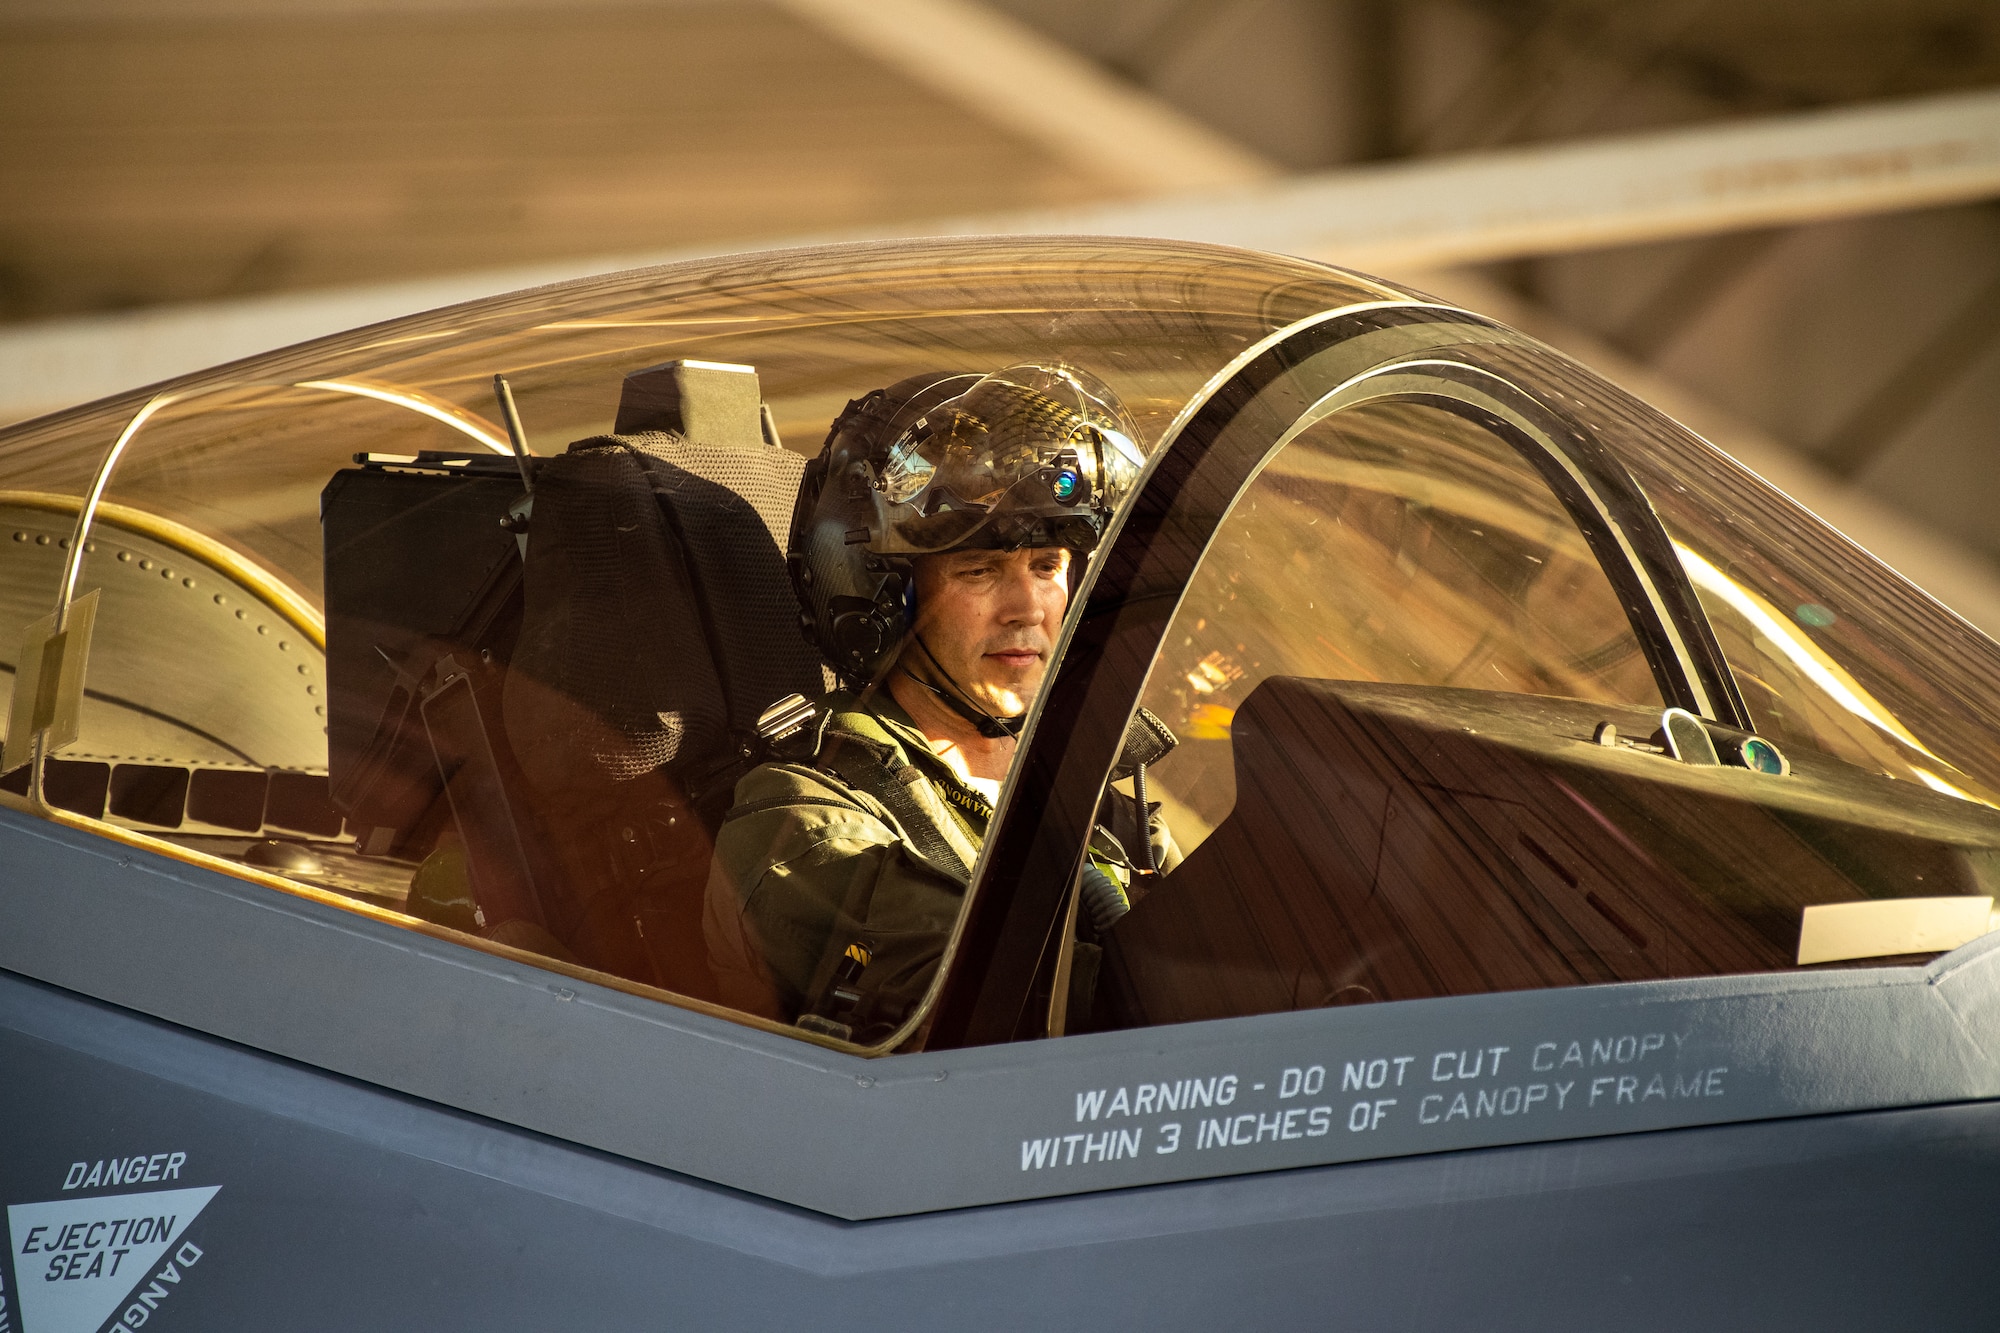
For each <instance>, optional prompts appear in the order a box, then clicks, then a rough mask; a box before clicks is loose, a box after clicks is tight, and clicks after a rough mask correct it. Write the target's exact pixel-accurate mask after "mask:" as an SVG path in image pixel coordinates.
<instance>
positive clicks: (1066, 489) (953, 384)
mask: <svg viewBox="0 0 2000 1333" xmlns="http://www.w3.org/2000/svg"><path fill="white" fill-rule="evenodd" d="M1144 461H1145V453H1144V450H1143V448H1142V447H1141V445H1140V443H1139V434H1138V430H1137V428H1136V427H1135V426H1134V425H1133V423H1132V419H1131V416H1130V415H1129V414H1128V413H1127V412H1126V411H1125V408H1124V407H1123V405H1122V404H1120V403H1119V401H1118V396H1117V395H1116V394H1115V393H1113V392H1112V391H1111V388H1110V386H1108V385H1106V384H1105V383H1104V382H1103V381H1102V380H1100V379H1098V378H1097V377H1096V376H1095V375H1092V374H1091V373H1090V372H1088V371H1085V370H1079V369H1078V368H1076V367H1074V366H1067V365H1063V364H1060V363H1049V364H1041V363H1024V364H1021V365H1014V366H1008V367H1007V368H1006V369H1004V370H998V371H995V372H993V373H992V374H990V375H978V374H973V373H969V372H956V373H954V372H937V373H932V374H926V375H914V376H911V377H910V378H909V379H906V380H901V381H898V382H897V383H895V384H892V385H890V386H889V387H888V388H886V389H877V390H875V391H873V392H872V393H869V394H867V395H866V396H864V397H862V398H859V399H856V400H855V401H854V402H851V403H849V404H848V405H847V408H846V410H845V411H843V412H842V413H841V414H840V416H839V417H838V418H836V419H835V421H834V423H833V428H832V429H831V430H830V431H829V432H828V433H827V437H826V443H825V444H824V445H823V446H822V447H821V449H820V452H819V456H818V457H817V458H815V459H814V460H813V461H812V462H811V463H810V464H809V465H808V466H807V468H806V473H805V479H804V482H803V483H802V484H801V486H800V488H799V499H798V505H797V507H796V508H795V509H794V510H793V512H792V531H791V540H790V542H789V543H788V548H787V552H786V564H787V566H788V567H789V569H790V571H791V576H792V586H793V589H794V590H795V591H796V592H797V594H798V599H799V609H800V622H801V625H802V627H803V629H804V630H805V634H806V637H807V638H808V639H809V640H811V641H812V643H813V644H815V645H816V646H817V647H818V648H819V650H820V652H821V653H822V654H823V655H824V656H825V657H826V660H827V661H828V663H830V664H831V665H832V667H833V669H834V670H835V671H836V672H837V673H839V675H840V677H841V679H842V680H843V681H844V682H845V683H846V684H847V685H849V686H850V687H853V688H859V687H861V686H863V685H865V684H867V683H868V682H869V681H871V680H873V679H874V678H875V677H876V675H877V674H878V673H879V672H880V671H881V670H882V669H883V668H884V667H885V666H886V665H887V664H888V663H889V662H891V661H892V660H893V659H894V656H895V652H896V649H897V648H898V647H899V646H900V644H901V643H902V640H903V636H904V634H905V632H906V631H907V628H908V625H909V617H910V608H911V590H912V588H913V586H914V583H913V580H914V567H913V563H912V562H913V560H914V559H915V557H917V556H920V555H930V554H936V553H940V552H944V551H957V550H964V549H967V548H992V549H999V550H1009V551H1011V550H1018V549H1020V548H1022V547H1029V546H1064V547H1068V548H1069V549H1070V551H1071V552H1072V553H1073V554H1072V559H1073V561H1074V562H1075V563H1076V564H1077V565H1078V566H1080V565H1081V563H1082V561H1083V560H1084V559H1085V558H1086V557H1088V556H1089V554H1090V552H1091V551H1093V550H1095V549H1096V547H1097V543H1098V540H1099V539H1100V538H1101V537H1102V536H1103V535H1104V530H1105V527H1106V525H1108V524H1109V522H1110V521H1111V515H1112V513H1113V512H1114V511H1115V510H1116V509H1117V507H1118V504H1119V502H1120V501H1122V500H1123V499H1124V498H1125V496H1126V495H1127V494H1129V493H1130V491H1131V489H1132V486H1133V484H1134V482H1135V481H1136V480H1137V477H1138V474H1139V468H1140V465H1141V464H1142V463H1143V462H1144Z"/></svg>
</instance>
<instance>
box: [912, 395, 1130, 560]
mask: <svg viewBox="0 0 2000 1333" xmlns="http://www.w3.org/2000/svg"><path fill="white" fill-rule="evenodd" d="M1144 461H1145V454H1144V451H1143V450H1142V449H1141V447H1140V445H1139V442H1138V435H1137V431H1136V429H1135V428H1134V426H1133V425H1132V422H1131V419H1130V418H1129V417H1128V416H1127V415H1126V414H1125V411H1124V409H1123V408H1122V407H1120V406H1119V404H1118V400H1117V397H1116V395H1114V394H1113V393H1112V392H1111V389H1110V388H1109V387H1108V386H1107V385H1105V384H1104V383H1103V382H1102V381H1101V380H1099V379H1097V378H1096V377H1095V376H1094V375H1091V374H1090V373H1089V372H1087V371H1082V370H1078V369H1076V368H1075V367H1073V366H1061V365H1018V366H1010V367H1008V368H1007V369H1005V370H1002V371H998V372H996V373H994V374H991V375H988V376H986V377H985V378H983V379H981V380H979V381H977V382H976V383H974V384H973V385H972V387H971V388H969V389H967V390H966V391H965V392H964V393H962V394H960V395H958V396H957V397H955V398H951V399H948V400H946V401H945V402H943V403H940V404H939V405H937V406H936V407H934V408H932V409H931V410H929V411H928V412H926V413H925V414H924V415H923V416H922V417H920V418H919V419H918V420H917V421H915V422H914V423H912V424H911V425H910V427H909V428H908V429H906V430H905V431H904V432H903V433H902V434H901V435H899V436H898V437H897V438H896V440H895V441H894V442H893V443H892V444H891V445H890V446H889V449H888V452H887V454H886V457H885V459H884V462H883V466H882V471H881V474H880V476H879V478H878V479H877V488H878V489H877V495H878V497H879V502H880V503H881V504H882V505H883V506H884V507H885V509H886V510H887V511H888V512H887V513H885V514H884V515H883V518H884V519H885V520H886V521H885V522H884V523H883V524H882V526H881V528H880V529H878V531H881V532H882V534H883V542H884V544H883V546H882V547H881V548H879V549H883V550H888V551H899V552H908V553H915V552H924V551H943V550H950V549H953V548H955V547H961V546H974V545H978V546H985V545H997V546H1021V545H1077V546H1083V547H1084V548H1085V549H1088V547H1089V546H1092V545H1095V541H1096V537H1097V535H1098V534H1101V533H1102V531H1103V528H1104V524H1105V522H1106V521H1107V520H1108V519H1109V517H1110V514H1111V512H1112V510H1113V509H1115V508H1116V506H1117V504H1118V502H1119V501H1120V500H1122V499H1123V498H1124V497H1125V496H1126V495H1127V494H1128V493H1129V492H1130V491H1131V489H1132V484H1133V482H1134V480H1135V479H1136V478H1137V476H1138V473H1139V468H1140V465H1141V464H1142V463H1144ZM1086 533H1087V536H1086Z"/></svg>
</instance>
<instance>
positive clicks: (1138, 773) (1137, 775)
mask: <svg viewBox="0 0 2000 1333" xmlns="http://www.w3.org/2000/svg"><path fill="white" fill-rule="evenodd" d="M1132 799H1133V800H1134V801H1136V802H1137V803H1138V806H1139V846H1138V848H1137V849H1136V850H1135V851H1134V852H1133V854H1132V864H1133V865H1135V866H1136V867H1138V868H1139V869H1140V870H1142V871H1144V872H1146V873H1147V874H1149V875H1150V874H1152V873H1153V872H1154V871H1155V870H1158V869H1159V866H1157V865H1155V864H1154V863H1153V819H1152V814H1151V812H1150V811H1149V810H1147V808H1146V766H1145V765H1144V764H1140V765H1138V766H1136V767H1135V768H1133V770H1132Z"/></svg>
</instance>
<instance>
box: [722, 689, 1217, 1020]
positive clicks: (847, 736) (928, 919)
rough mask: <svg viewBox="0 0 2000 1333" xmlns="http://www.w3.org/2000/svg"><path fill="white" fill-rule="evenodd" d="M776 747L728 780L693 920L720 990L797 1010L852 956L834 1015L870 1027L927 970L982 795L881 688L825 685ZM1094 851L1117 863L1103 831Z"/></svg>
mask: <svg viewBox="0 0 2000 1333" xmlns="http://www.w3.org/2000/svg"><path fill="white" fill-rule="evenodd" d="M778 749H779V753H778V756H777V758H776V759H775V760H773V761H772V762H768V763H764V764H761V765H759V766H758V767H756V768H755V769H752V770H751V771H750V772H749V773H748V774H746V775H745V776H744V778H743V779H742V780H741V781H740V782H739V783H738V784H737V787H736V805H735V806H734V807H733V808H732V809H731V810H730V811H729V813H728V815H727V816H725V817H724V820H723V824H722V827H721V829H720V830H719V831H718V832H717V834H716V840H715V857H714V860H713V862H712V863H711V866H710V871H709V881H708V889H707V898H706V902H705V906H704V916H703V934H704V936H705V937H706V941H707V944H708V950H709V965H710V968H711V970H712V971H713V973H714V975H715V978H716V983H717V986H718V988H719V991H720V998H721V999H722V1001H723V1003H725V1004H728V1005H730V1006H731V1007H733V1008H737V1009H741V1010H744V1011H746V1012H749V1013H754V1014H759V1015H762V1016H764V1017H766V1018H771V1019H775V1020H777V1021H779V1022H787V1023H789V1022H795V1021H797V1020H798V1019H799V1018H800V1016H801V1015H802V1014H811V1013H813V1012H814V1010H815V1009H816V1008H819V1007H823V1006H824V1003H825V1000H826V996H827V995H828V993H829V988H830V986H832V985H833V983H835V982H837V981H838V982H841V983H842V984H847V981H846V980H844V979H843V978H844V976H845V974H852V973H854V972H857V971H858V972H859V980H858V981H856V982H853V983H852V986H853V989H852V991H850V992H849V998H850V1000H852V999H853V996H854V994H856V993H858V996H859V999H858V1002H854V1003H852V1006H851V1010H850V1011H848V1012H843V1013H842V1015H841V1018H842V1022H843V1024H844V1025H846V1026H848V1027H850V1028H851V1030H852V1032H853V1034H854V1039H855V1040H860V1041H865V1040H870V1039H874V1040H879V1039H880V1038H881V1037H883V1036H886V1035H887V1034H888V1033H889V1032H891V1031H893V1030H894V1029H895V1027H896V1026H898V1025H899V1024H900V1023H901V1022H902V1021H903V1020H904V1018H906V1017H907V1016H908V1014H909V1013H910V1012H911V1011H912V1010H913V1009H914V1008H915V1006H916V1005H917V1004H918V1003H919V1002H920V1001H921V1000H922V998H923V995H924V992H925V990H927V989H928V987H929V986H930V982H931V979H932V976H933V973H934V972H935V969H936V966H937V961H938V958H939V956H940V955H941V954H942V953H943V950H944V945H945V941H946V939H947V938H948V937H949V936H950V934H951V930H952V927H953V926H954V925H955V924H956V923H957V920H958V915H959V910H960V908H961V907H962V906H963V905H964V902H965V890H966V886H967V883H968V882H969V880H970V875H971V868H972V865H973V863H974V862H975V861H976V860H977V859H978V854H979V845H980V843H981V841H982V840H983V839H984V837H985V835H986V827H987V822H988V820H989V819H990V818H991V817H992V806H991V805H990V804H989V803H988V802H987V800H986V798H985V797H984V796H983V795H981V794H980V793H978V792H976V791H974V790H972V789H971V788H970V787H967V786H966V785H965V784H964V783H963V782H961V781H960V780H959V778H958V776H957V775H956V774H955V773H954V772H952V770H951V768H950V767H949V766H948V765H947V764H946V763H945V762H944V761H943V760H942V759H940V758H938V757H937V755H936V754H934V753H932V751H931V748H930V745H929V743H928V741H927V740H926V738H925V736H924V734H923V732H921V731H920V730H918V728H917V726H916V724H915V723H913V722H912V721H911V720H910V718H909V716H908V715H907V714H905V713H904V712H903V710H902V709H901V708H900V707H898V706H897V705H896V703H895V702H894V701H893V700H892V699H890V698H889V696H888V694H887V693H886V692H881V693H877V694H875V695H874V696H873V697H872V698H870V699H869V700H868V701H867V703H866V705H865V706H864V705H863V704H862V702H861V701H860V700H859V699H858V698H857V697H856V696H855V695H853V694H850V693H847V692H846V691H835V692H834V693H832V694H829V695H827V696H825V697H824V698H823V699H821V700H820V702H819V705H818V708H817V710H816V715H815V717H814V719H813V721H812V722H811V723H810V724H808V725H807V726H806V727H805V728H804V729H803V730H802V731H801V732H800V733H799V734H797V735H795V736H794V737H792V738H790V739H789V740H788V741H787V742H785V743H782V744H781V745H780V746H779V747H778ZM1131 822H1132V823H1133V824H1134V826H1135V827H1136V823H1137V820H1136V817H1135V818H1134V819H1133V820H1132V821H1131ZM1155 842H1156V846H1162V845H1163V844H1164V849H1165V851H1166V855H1167V858H1168V859H1166V860H1163V861H1162V862H1161V864H1169V863H1170V862H1171V860H1172V859H1177V858H1175V857H1173V856H1172V855H1171V839H1164V838H1163V837H1162V836H1156V839H1155ZM1092 859H1093V861H1095V862H1097V863H1098V864H1099V865H1106V864H1107V863H1108V864H1109V865H1110V866H1111V867H1112V874H1113V876H1114V877H1118V876H1120V875H1121V872H1123V870H1124V862H1125V857H1124V855H1123V852H1122V850H1119V849H1118V848H1117V846H1116V844H1115V842H1114V841H1113V840H1111V839H1109V838H1105V837H1100V838H1099V839H1098V840H1097V841H1095V842H1094V843H1093V846H1092ZM1121 882H1122V880H1121ZM851 946H853V948H852V949H851ZM857 950H858V952H857ZM844 958H845V959H849V960H850V961H848V962H846V963H843V961H842V960H843V959H844ZM864 958H865V960H866V961H865V964H862V965H861V966H860V967H859V968H857V967H856V966H855V964H856V963H857V962H859V961H860V960H861V959H864ZM843 968H844V969H845V973H843Z"/></svg>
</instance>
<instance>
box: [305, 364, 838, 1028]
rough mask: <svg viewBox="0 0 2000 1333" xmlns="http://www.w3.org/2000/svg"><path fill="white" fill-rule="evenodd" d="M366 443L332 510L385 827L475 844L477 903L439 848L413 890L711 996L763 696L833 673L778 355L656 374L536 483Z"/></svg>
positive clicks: (330, 583)
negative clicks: (713, 924) (454, 887)
mask: <svg viewBox="0 0 2000 1333" xmlns="http://www.w3.org/2000/svg"><path fill="white" fill-rule="evenodd" d="M357 461H358V462H359V463H360V467H359V468H356V469H353V470H347V471H343V472H341V473H339V474H337V475H336V476H335V478H334V480H333V482H332V483H331V484H330V485H329V486H328V488H327V494H326V500H325V504H324V506H323V514H324V522H325V537H326V546H327V561H326V569H327V603H328V629H327V635H328V671H329V690H330V695H331V701H332V708H331V710H330V713H331V716H330V717H329V738H328V739H329V752H330V767H331V770H332V773H333V783H334V795H335V801H336V804H339V805H340V806H341V808H342V809H343V811H344V812H345V813H346V814H347V815H348V818H349V820H350V822H351V823H352V824H353V825H356V826H359V827H361V828H362V829H363V832H362V833H361V835H360V837H361V841H362V846H363V850H368V851H376V852H378V853H392V854H395V855H399V856H401V857H403V858H405V859H407V860H411V861H420V860H427V859H428V858H438V857H440V856H441V857H442V858H443V859H447V860H448V859H450V858H451V857H452V856H454V855H456V856H461V857H462V864H463V867H464V878H465V880H467V881H469V890H470V898H471V901H470V902H469V903H464V904H458V905H456V906H455V905H454V904H452V903H451V902H450V901H448V897H449V895H445V896H443V897H441V896H440V895H439V893H438V892H437V891H436V889H435V882H436V881H437V880H438V879H439V876H438V875H435V874H432V875H430V876H429V877H428V881H427V878H426V874H425V873H419V875H418V876H417V882H416V884H415V886H414V887H413V891H412V895H411V904H410V909H411V911H412V912H413V913H414V914H417V915H420V916H427V917H430V918H431V919H433V920H437V921H440V922H441V923H444V924H455V925H459V926H461V927H466V926H470V927H471V928H474V929H477V930H478V931H479V932H480V933H482V934H484V935H486V936H487V937H489V938H492V939H495V940H498V941H500V942H503V943H510V944H515V945H517V946H520V947H524V948H528V949H531V950H533V951H536V952H541V953H545V954H551V955H553V956H556V957H567V958H570V959H573V960H575V961H578V962H581V963H583V964H585V965H588V966H591V967H595V968H599V969H601V970H604V971H608V972H612V973H616V974H618V975H622V976H627V977H631V978H633V979H635V980H640V981H644V982H647V983H650V984H655V985H660V986H663V987H666V988H668V989H671V990H675V991H677V992H680V993H683V994H691V995H695V996H698V997H707V996H709V995H710V994H711V993H712V988H713V983H712V981H711V980H710V978H709V975H708V970H707V963H706V955H705V951H704V949H703V947H702V944H701V930H700V912H701V897H702V892H703V888H704V884H705V881H706V876H707V868H708V860H709V853H710V849H711V840H712V836H713V832H714V828H715V826H716V824H717V823H718V822H719V820H720V818H721V815H722V813H723V812H724V811H726V809H727V808H728V805H729V803H730V800H731V795H732V790H733V787H734V782H735V779H736V777H737V776H738V775H739V774H740V772H741V771H742V769H743V767H744V766H745V763H746V761H747V758H748V756H749V754H750V753H751V751H752V748H753V747H752V744H751V742H752V738H753V737H754V734H755V725H756V720H757V717H758V714H759V713H760V712H761V711H762V710H763V709H764V708H765V707H766V706H767V705H769V704H770V703H771V702H772V701H774V700H776V699H778V698H781V697H783V696H784V695H786V694H790V693H794V692H797V693H804V694H813V693H816V692H817V691H819V690H820V689H822V688H824V674H823V671H822V668H821V667H820V666H819V664H818V661H817V658H816V656H815V655H814V653H813V652H812V650H811V649H810V648H809V646H808V645H807V644H806V643H805V642H804V640H803V639H802V638H801V636H800V634H799V632H798V629H797V624H798V617H797V610H796V607H795V606H794V604H793V599H792V595H791V590H790V585H789V583H788V582H787V580H786V576H785V571H784V561H783V556H782V543H783V540H784V534H785V532H786V528H787V526H788V524H789V521H790V516H791V509H792V505H793V503H794V500H795V497H796V494H797V490H798V484H799V479H800V476H801V474H802V472H803V468H804V460H803V459H801V458H800V457H799V456H798V455H796V454H793V453H790V452H789V451H787V450H784V449H783V448H780V447H778V444H777V441H776V438H775V434H774V432H772V430H771V429H770V427H769V424H768V417H767V416H766V415H765V414H764V413H762V411H761V410H760V404H759V401H758V391H757V381H756V375H755V372H754V371H752V370H750V368H748V367H724V366H713V365H705V364H703V363H699V362H693V363H690V362H672V363H669V364H667V365H664V366H656V367H649V368H647V369H645V370H640V371H635V372H633V373H632V374H631V375H628V376H627V377H626V381H625V386H624V393H623V396H622V399H621V402H620V406H619V411H618V416H617V420H616V424H615V426H614V433H612V434H610V435H601V436H595V437H592V438H590V439H585V440H579V441H577V442H576V443H574V444H572V445H571V446H570V447H569V449H568V450H567V451H566V452H564V453H562V454H559V455H556V456H554V457H549V458H536V459H530V460H528V463H529V468H530V471H529V478H530V479H531V481H532V487H533V490H532V495H531V496H530V495H529V494H527V493H526V492H525V489H524V487H523V485H522V481H521V479H520V478H519V477H511V478H510V477H509V476H508V475H507V472H504V471H502V470H501V467H500V465H504V467H505V468H506V469H509V470H511V469H512V467H513V463H512V462H511V461H510V460H504V459H499V458H497V457H475V456H470V455H451V456H446V455H429V456H419V458H417V459H415V460H408V459H386V458H383V457H381V456H376V455H360V456H358V457H357ZM364 718H365V719H367V720H366V721H364V720H363V719H364ZM454 843H456V845H454ZM461 849H462V850H461ZM424 869H425V871H426V872H428V871H431V870H432V869H433V866H432V865H430V864H426V866H425V868H424Z"/></svg>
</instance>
